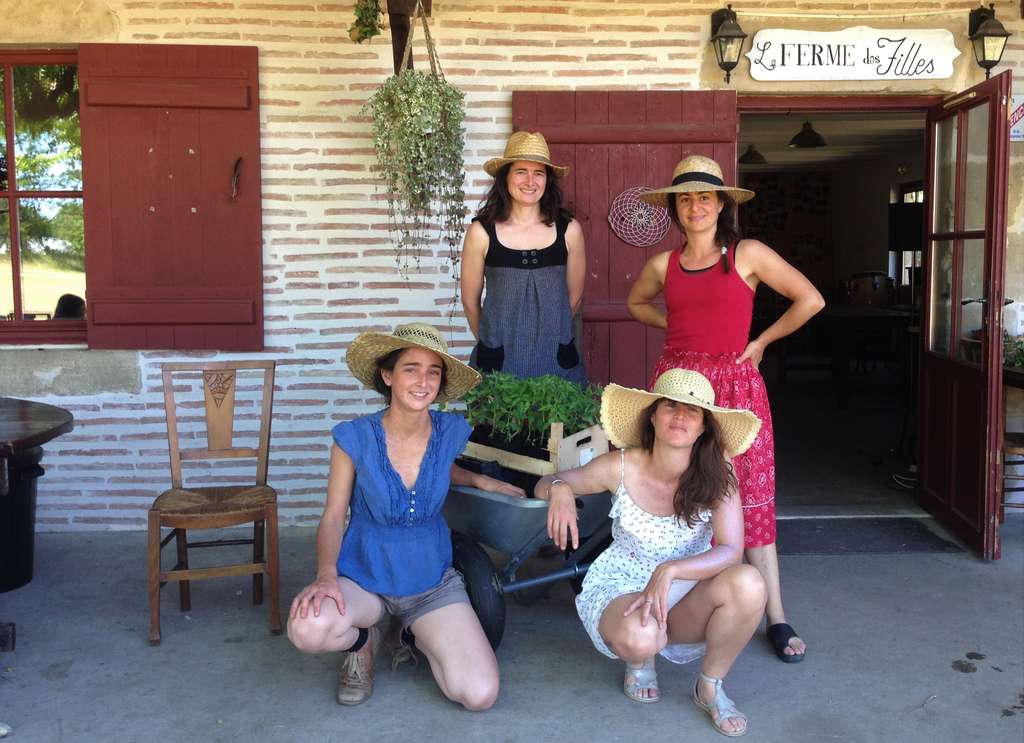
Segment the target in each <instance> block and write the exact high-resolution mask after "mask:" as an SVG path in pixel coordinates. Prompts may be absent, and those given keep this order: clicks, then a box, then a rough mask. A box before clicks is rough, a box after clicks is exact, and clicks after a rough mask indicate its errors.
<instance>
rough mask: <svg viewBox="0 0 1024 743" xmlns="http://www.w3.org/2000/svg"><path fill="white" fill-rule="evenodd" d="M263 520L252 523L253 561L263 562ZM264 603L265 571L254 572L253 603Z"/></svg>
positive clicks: (255, 604)
mask: <svg viewBox="0 0 1024 743" xmlns="http://www.w3.org/2000/svg"><path fill="white" fill-rule="evenodd" d="M263 524H264V522H263V521H254V522H253V525H252V561H253V562H257V563H259V562H263ZM262 603H263V573H253V574H252V605H253V606H259V605H260V604H262Z"/></svg>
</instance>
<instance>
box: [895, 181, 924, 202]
mask: <svg viewBox="0 0 1024 743" xmlns="http://www.w3.org/2000/svg"><path fill="white" fill-rule="evenodd" d="M900 203H902V204H923V203H924V181H913V182H912V183H901V184H900Z"/></svg>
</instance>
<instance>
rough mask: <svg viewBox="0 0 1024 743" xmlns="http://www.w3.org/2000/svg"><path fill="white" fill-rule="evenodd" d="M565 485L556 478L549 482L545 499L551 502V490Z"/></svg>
mask: <svg viewBox="0 0 1024 743" xmlns="http://www.w3.org/2000/svg"><path fill="white" fill-rule="evenodd" d="M565 484H566V483H565V480H560V479H558V478H557V477H556V478H555V479H554V480H552V481H551V482H549V483H548V497H547V499H548V500H551V488H553V487H555V485H565Z"/></svg>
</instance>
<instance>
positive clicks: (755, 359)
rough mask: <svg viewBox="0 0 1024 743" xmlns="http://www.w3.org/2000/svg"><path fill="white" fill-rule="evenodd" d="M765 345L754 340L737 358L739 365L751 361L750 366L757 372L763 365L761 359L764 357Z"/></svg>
mask: <svg viewBox="0 0 1024 743" xmlns="http://www.w3.org/2000/svg"><path fill="white" fill-rule="evenodd" d="M764 348H765V344H764V343H762V342H761V341H759V340H756V339H755V340H752V341H750V343H748V344H747V347H746V348H744V349H743V353H741V354H740V355H739V356H738V357H737V358H736V363H737V364H742V363H743V362H744V361H749V362H750V365H751V366H752V367H754V369H755V370H756V369H757V368H758V367H759V366H760V365H761V359H762V358H763V357H764Z"/></svg>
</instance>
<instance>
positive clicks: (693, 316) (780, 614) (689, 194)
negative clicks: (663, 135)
mask: <svg viewBox="0 0 1024 743" xmlns="http://www.w3.org/2000/svg"><path fill="white" fill-rule="evenodd" d="M753 197H754V193H753V192H752V191H748V190H746V189H743V188H737V187H735V186H728V185H726V184H725V182H724V180H723V179H722V169H721V168H720V167H719V166H718V163H716V162H715V161H714V160H712V159H710V158H707V157H702V156H700V155H691V156H689V157H687V158H685V159H684V160H682V161H681V162H679V164H678V165H676V168H675V172H674V173H673V177H672V185H670V186H668V187H666V188H661V189H658V190H655V191H649V192H647V193H645V194H643V196H642V197H641V198H643V199H644V200H645V201H648V202H649V203H652V204H658V205H660V206H665V207H667V208H668V210H669V216H670V217H671V218H672V221H673V222H674V223H675V225H676V226H677V227H678V228H679V229H680V231H681V232H682V233H683V237H684V240H683V243H682V246H681V247H679V248H676V249H675V250H670V251H665V252H663V253H659V254H658V255H656V256H654V257H653V258H651V259H650V260H649V261H647V265H645V266H644V269H643V272H642V273H641V274H640V277H639V278H638V279H637V281H636V283H635V284H634V285H633V288H632V289H631V290H630V293H629V298H628V300H627V302H628V306H629V311H630V313H631V314H632V315H633V317H635V318H636V319H637V320H639V321H640V322H642V323H644V324H646V325H651V326H653V327H656V328H665V330H666V333H665V348H664V350H663V351H662V354H661V357H660V358H659V359H658V363H657V364H656V366H655V368H654V371H653V372H652V373H651V381H652V383H653V381H654V380H655V379H657V378H658V377H659V376H660V375H661V374H662V373H664V372H665V371H667V370H668V369H673V368H683V369H694V370H696V371H699V372H700V373H701V374H703V375H704V376H706V377H707V378H708V379H709V380H711V384H712V386H713V387H714V388H715V399H716V401H717V404H719V405H724V406H726V407H731V408H745V409H747V410H751V411H753V412H754V414H755V415H757V416H758V417H759V418H760V419H761V420H762V421H763V426H762V427H761V431H760V433H759V434H758V436H757V439H756V440H755V441H754V444H753V445H752V446H751V447H750V449H749V450H748V451H747V453H746V454H744V455H742V456H740V457H737V458H736V459H735V461H734V467H735V469H736V479H737V481H738V483H739V489H740V496H741V499H742V502H743V516H744V518H743V523H744V548H745V553H746V557H747V560H748V562H750V563H751V564H752V565H754V566H755V567H756V568H757V569H758V570H759V571H760V573H761V575H762V576H763V577H764V580H765V584H766V586H767V589H768V604H767V606H766V609H765V613H766V615H767V635H768V640H769V642H770V643H771V644H772V647H773V648H774V650H775V654H776V655H777V656H778V657H779V659H780V660H783V661H785V662H787V663H796V662H798V661H801V660H803V656H804V652H805V650H806V645H805V644H804V642H803V640H801V639H800V637H798V636H797V634H796V632H795V631H794V630H793V628H792V627H791V626H790V625H789V624H788V623H787V622H786V613H785V611H784V610H783V607H782V588H781V584H780V581H779V559H778V554H777V552H776V549H775V450H774V439H773V436H772V424H771V413H770V411H769V408H768V396H767V394H766V392H765V387H764V380H763V379H762V378H761V375H760V373H759V372H758V365H759V364H760V363H761V358H762V356H763V355H764V350H765V348H766V347H767V346H768V344H769V343H772V342H773V341H776V340H778V339H779V338H783V337H785V336H787V335H789V334H790V333H792V332H793V331H795V330H797V329H798V328H799V327H800V326H802V325H803V324H804V323H806V322H807V321H808V320H809V319H810V318H811V317H812V316H813V315H814V314H815V313H817V312H818V311H819V310H821V308H822V307H824V306H825V300H824V299H822V297H821V294H820V293H819V292H818V290H817V289H815V288H814V285H813V284H811V282H810V281H808V280H807V278H806V277H804V275H803V274H801V273H800V272H799V271H798V270H796V269H795V268H793V266H791V265H790V264H789V263H787V262H786V261H785V260H783V258H782V257H780V256H779V254H778V253H776V252H775V251H774V250H772V249H771V248H769V247H768V246H767V245H765V244H764V243H762V242H760V241H758V240H741V239H740V237H739V231H738V229H737V227H736V222H735V209H734V207H735V205H736V204H738V203H742V202H744V201H749V200H750V199H752V198H753ZM761 283H764V284H766V285H767V286H768V287H769V288H771V289H773V290H775V291H776V292H778V293H779V294H781V295H783V296H784V297H786V298H787V299H789V300H791V301H792V304H791V305H790V306H789V308H788V309H787V310H786V312H784V313H783V314H782V316H781V317H779V319H778V320H776V321H775V322H774V323H772V324H771V325H770V326H769V327H768V328H766V329H765V331H764V332H763V333H761V334H760V335H759V336H758V337H756V338H754V339H753V340H751V339H750V338H749V334H750V323H751V319H752V316H753V306H754V292H755V290H756V289H757V286H758V284H761ZM659 294H664V301H665V307H666V309H667V312H665V311H662V310H661V309H660V308H658V307H657V306H655V305H654V304H653V301H654V299H655V298H656V297H657V296H658V295H659Z"/></svg>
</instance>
